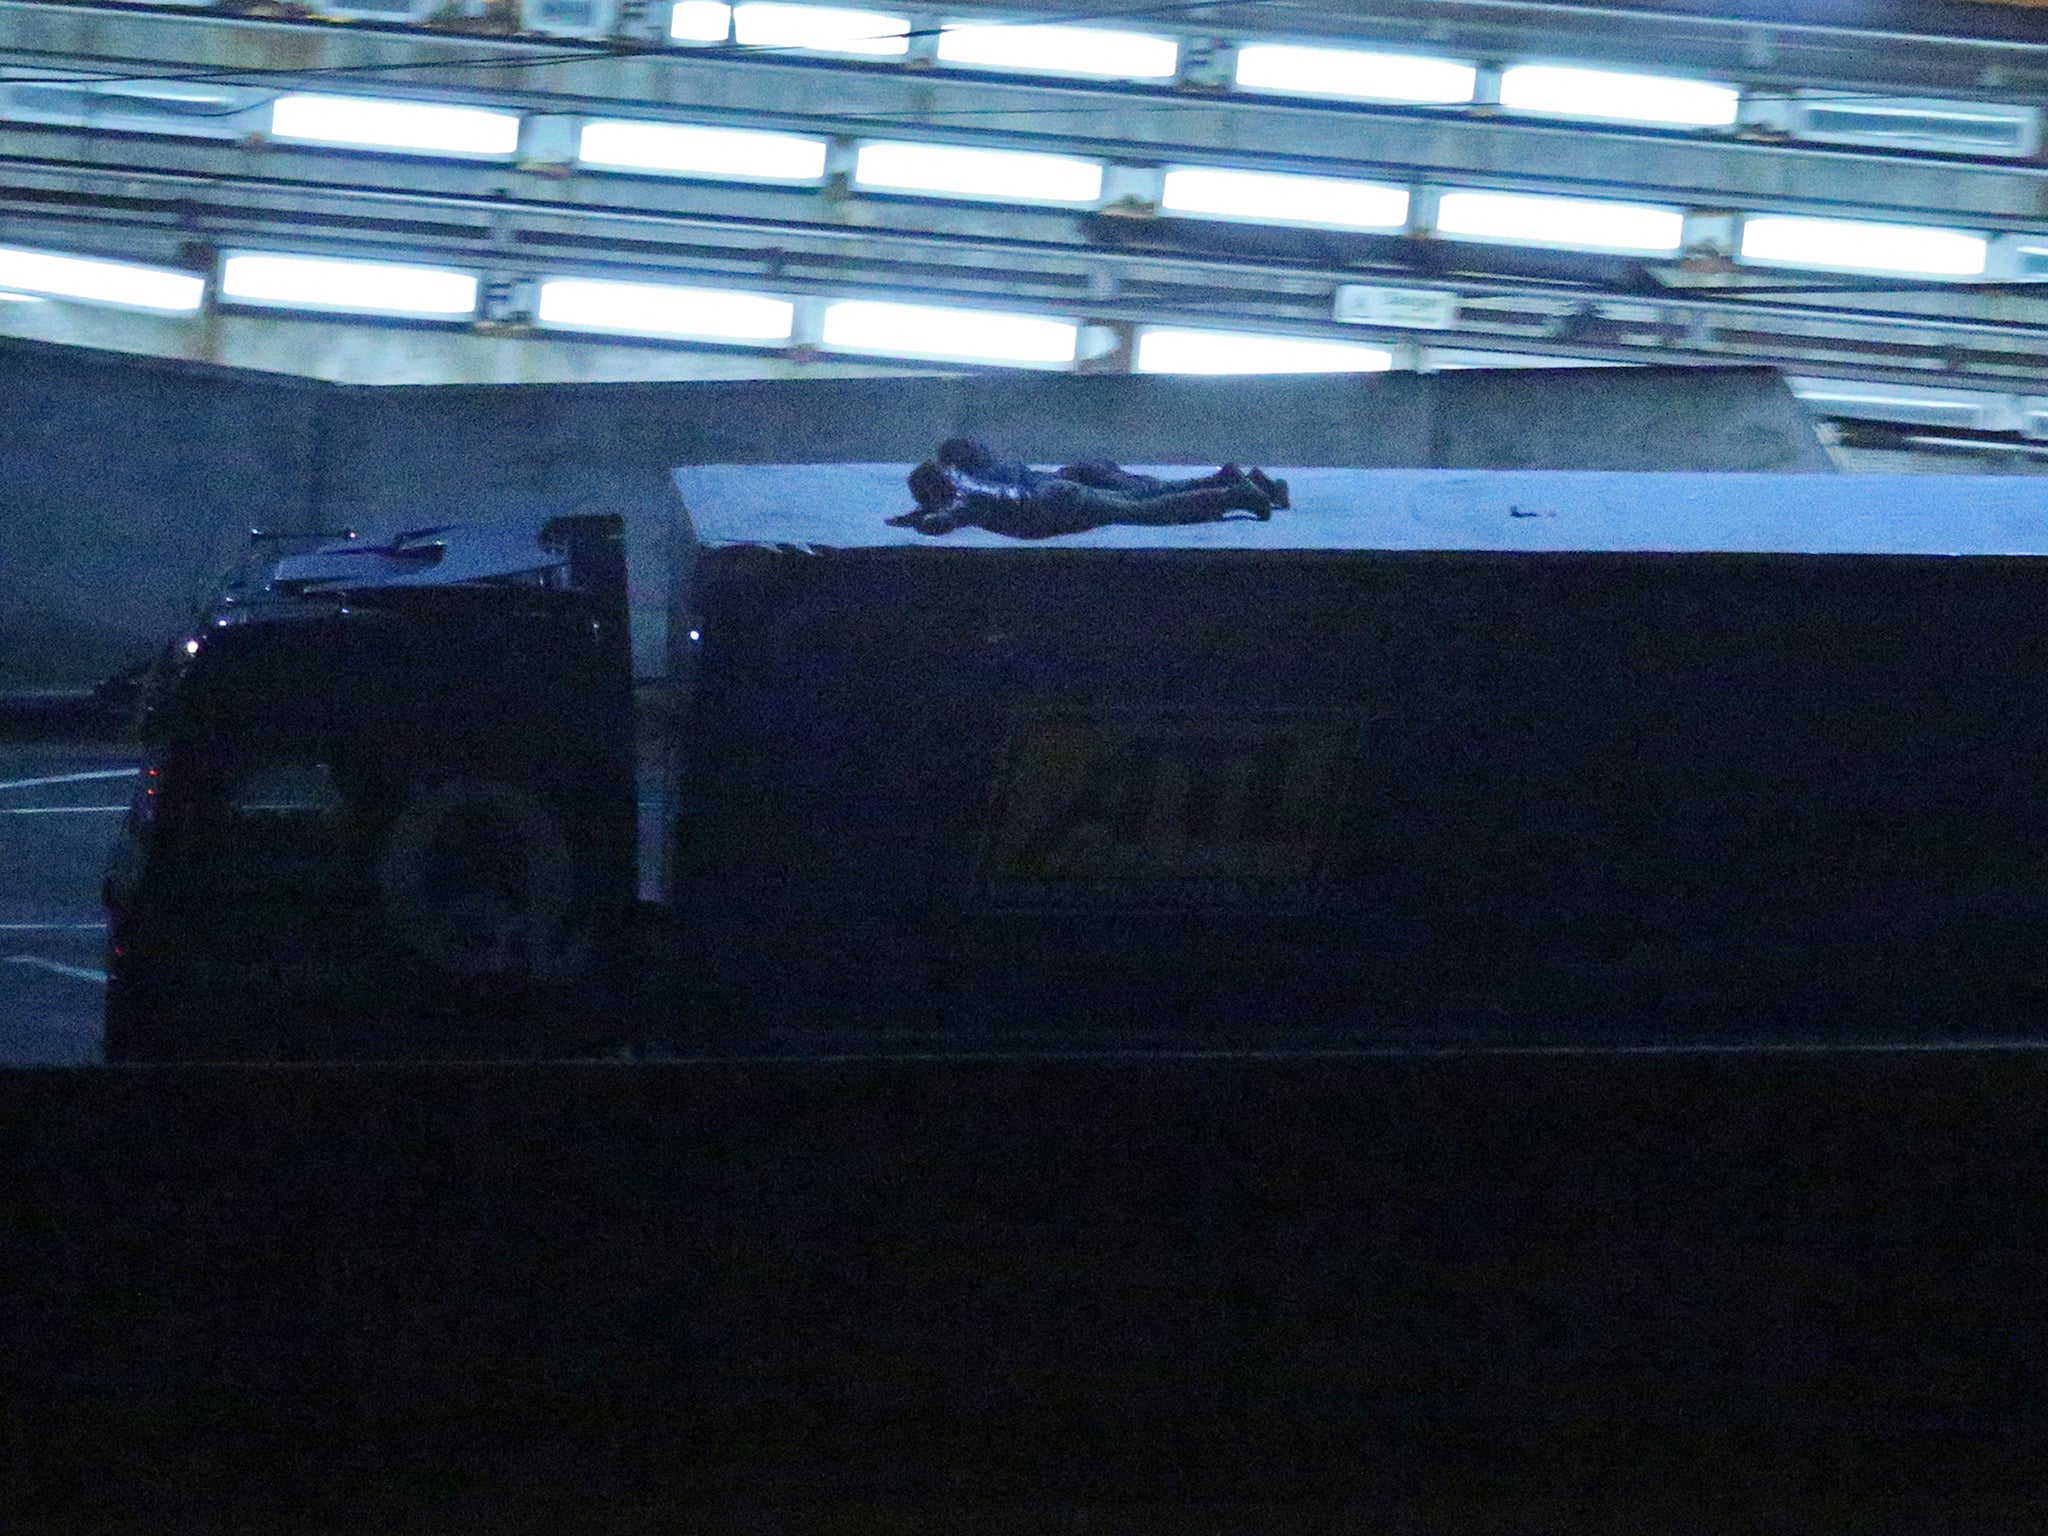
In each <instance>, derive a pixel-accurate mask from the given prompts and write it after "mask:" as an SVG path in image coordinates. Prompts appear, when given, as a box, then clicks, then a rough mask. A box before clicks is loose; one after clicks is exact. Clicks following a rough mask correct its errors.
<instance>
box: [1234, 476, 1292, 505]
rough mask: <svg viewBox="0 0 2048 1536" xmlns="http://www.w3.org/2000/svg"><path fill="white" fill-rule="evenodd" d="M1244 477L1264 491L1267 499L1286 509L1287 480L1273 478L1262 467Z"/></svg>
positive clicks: (1287, 503)
mask: <svg viewBox="0 0 2048 1536" xmlns="http://www.w3.org/2000/svg"><path fill="white" fill-rule="evenodd" d="M1245 478H1246V479H1248V480H1250V481H1251V483H1252V484H1253V485H1256V486H1257V487H1258V488H1259V489H1260V490H1262V491H1264V492H1265V493H1266V500H1267V501H1269V502H1271V503H1272V504H1273V505H1274V506H1276V507H1278V508H1279V509H1280V510H1281V511H1283V512H1284V511H1286V510H1287V508H1288V506H1289V505H1290V503H1289V502H1288V500H1287V482H1286V481H1285V480H1275V479H1274V478H1273V477H1272V476H1271V475H1269V474H1267V473H1266V472H1265V471H1264V470H1263V469H1254V470H1252V471H1251V472H1250V473H1249V474H1248V475H1247V476H1246V477H1245Z"/></svg>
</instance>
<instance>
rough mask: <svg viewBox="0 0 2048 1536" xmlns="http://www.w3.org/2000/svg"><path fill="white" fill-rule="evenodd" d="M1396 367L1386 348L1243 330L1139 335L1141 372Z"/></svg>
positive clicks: (1339, 370) (1321, 370)
mask: <svg viewBox="0 0 2048 1536" xmlns="http://www.w3.org/2000/svg"><path fill="white" fill-rule="evenodd" d="M1393 365H1394V354H1393V353H1391V352H1389V351H1387V350H1386V349H1385V348H1384V347H1366V346H1360V345H1359V344H1358V343H1357V342H1355V341H1316V340H1314V339H1313V338H1310V337H1306V336H1258V335H1254V334H1252V333H1250V332H1247V331H1181V330H1173V329H1169V328H1165V327H1161V328H1159V329H1157V330H1154V329H1149V328H1148V329H1146V330H1145V331H1143V332H1141V333H1140V334H1139V336H1138V358H1137V364H1136V367H1137V371H1138V372H1139V373H1379V372H1381V371H1383V370H1385V369H1387V368H1391V367H1392V366H1393Z"/></svg>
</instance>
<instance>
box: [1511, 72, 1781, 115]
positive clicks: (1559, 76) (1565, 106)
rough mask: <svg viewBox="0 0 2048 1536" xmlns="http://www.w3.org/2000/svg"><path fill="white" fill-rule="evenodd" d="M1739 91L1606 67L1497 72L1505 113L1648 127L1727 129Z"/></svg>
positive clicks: (1736, 103)
mask: <svg viewBox="0 0 2048 1536" xmlns="http://www.w3.org/2000/svg"><path fill="white" fill-rule="evenodd" d="M1741 100H1742V93H1741V92H1740V91H1738V90H1736V89H1735V87H1734V86H1732V85H1715V84H1713V83H1712V82H1711V81H1707V80H1682V79H1679V78H1677V77H1675V76H1671V75H1627V74H1619V73H1617V72H1615V71H1613V70H1608V69H1570V68H1566V67H1564V66H1562V65H1556V64H1517V65H1515V66H1514V67H1513V68H1512V69H1506V70H1503V71H1501V77H1500V104H1501V105H1502V106H1503V107H1506V108H1507V109H1508V110H1509V111H1510V112H1542V113H1548V114H1551V115H1553V116H1557V117H1589V118H1600V119H1605V120H1607V121H1610V122H1617V123H1653V124H1659V125H1665V126H1669V127H1673V128H1726V127H1728V126H1729V125H1730V124H1732V123H1733V122H1734V121H1735V109H1736V107H1737V106H1738V105H1740V103H1741Z"/></svg>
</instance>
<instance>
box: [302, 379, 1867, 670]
mask: <svg viewBox="0 0 2048 1536" xmlns="http://www.w3.org/2000/svg"><path fill="white" fill-rule="evenodd" d="M349 400H350V408H349V409H348V410H347V411H346V412H344V413H342V416H341V418H340V419H341V420H342V421H344V422H345V426H342V427H339V428H338V429H337V432H336V435H335V436H334V437H333V439H332V440H331V443H332V447H331V458H330V468H329V472H328V486H327V496H328V506H329V508H330V515H333V516H346V517H348V518H354V519H358V520H360V521H362V522H364V523H365V524H368V525H383V524H387V523H391V522H394V521H399V522H403V521H420V522H425V521H434V520H438V519H442V518H455V517H472V516H482V515H486V514H491V513H505V512H513V511H518V512H528V511H547V512H558V511H577V510H589V511H606V512H617V513H620V514H621V515H623V516H624V517H625V518H626V519H627V521H628V528H629V538H630V540H631V543H632V546H633V547H634V549H635V550H636V551H637V552H638V553H639V555H640V557H641V558H640V559H639V560H638V561H637V562H636V565H635V569H634V571H633V585H634V593H633V600H634V608H635V612H636V616H638V617H636V624H635V629H636V644H637V645H638V646H639V648H640V651H641V654H640V656H639V657H638V658H637V662H636V665H637V666H638V667H639V668H640V670H641V671H642V672H643V673H646V672H649V671H651V670H654V669H655V668H657V667H658V666H659V664H660V656H661V653H662V640H661V636H660V634H659V632H658V630H659V626H658V623H657V624H647V623H642V622H639V620H640V619H642V618H649V617H651V616H653V615H655V614H657V613H658V612H659V611H660V607H661V604H662V601H663V596H664V593H663V588H664V586H665V580H664V578H663V576H662V574H661V570H660V565H661V561H660V553H661V550H662V549H663V547H664V542H665V539H666V536H667V534H668V531H669V528H670V525H671V523H672V520H673V514H674V505H675V502H674V493H673V491H672V489H671V486H670V483H669V479H668V472H669V470H670V469H672V468H673V467H674V466H676V465H678V464H719V463H742V464H744V463H830V462H834V461H842V460H877V459H879V460H892V459H899V460H904V461H915V460H917V459H920V458H923V457H925V456H926V455H927V454H929V453H930V452H931V450H932V449H933V448H934V447H936V446H937V445H938V444H939V443H940V442H942V441H943V440H944V439H946V438H948V437H956V436H966V437H978V438H981V439H983V440H985V441H987V442H990V443H992V444H995V445H997V446H999V447H1001V448H1004V449H1006V450H1008V451H1009V452H1011V453H1013V454H1016V455H1017V456H1019V457H1022V458H1025V459H1029V460H1034V461H1050V462H1055V463H1057V462H1059V461H1061V460H1071V459H1077V458H1087V457H1104V458H1113V459H1119V460H1122V461H1124V462H1127V463H1147V462H1151V463H1188V464H1214V463H1216V462H1218V461H1220V460H1225V459H1232V460H1236V461H1238V462H1241V463H1248V464H1278V465H1285V464H1329V465H1351V466H1370V467H1410V468H1421V467H1444V468H1465V469H1502V468H1545V469H1620V470H1627V469H1646V470H1647V469H1700V470H1714V469H1718V470H1795V471H1800V470H1803V471H1828V470H1831V469H1832V467H1833V466H1832V464H1831V462H1830V461H1829V459H1828V457H1827V454H1826V450H1825V449H1823V448H1822V447H1821V445H1820V442H1819V440H1818V439H1817V438H1816V437H1815V435H1814V432H1813V428H1812V426H1811V423H1810V422H1809V420H1808V418H1807V416H1806V413H1805V410H1804V408H1803V407H1802V406H1801V405H1800V404H1799V403H1798V402H1797V401H1796V400H1794V399H1793V398H1792V396H1791V394H1790V392H1789V391H1788V390H1787V389H1786V388H1785V386H1784V384H1783V383H1782V382H1781V381H1780V380H1779V378H1778V377H1777V375H1776V374H1775V373H1772V372H1771V371H1770V370H1768V369H1749V368H1743V369H1713V370H1703V369H1690V368H1631V369H1614V370H1604V369H1603V370H1593V369H1558V370H1546V371H1542V372H1533V371H1528V370H1517V371H1515V372H1513V373H1507V372H1489V373H1481V372H1478V371H1472V372H1461V373H1444V374H1413V373H1390V374H1377V375H1359V374H1352V375H1331V376H1324V377H1296V378H1277V379H1242V378H1235V379H1233V378H1161V377H1132V376H1108V377H1075V376H1070V375H1043V374H1036V375H1034V374H1014V373H1013V374H985V375H978V376H961V377H950V378H949V377H921V378H917V377H913V378H898V379H807V380H799V381H785V380H748V381H738V382H724V381H719V382H709V383H691V384H656V385H642V384H595V385H536V386H510V387H489V386H485V387H462V386H456V387H450V386H435V387H422V388H396V389H392V388H385V389H358V390H352V391H350V392H349ZM907 504H908V503H907V501H906V505H907Z"/></svg>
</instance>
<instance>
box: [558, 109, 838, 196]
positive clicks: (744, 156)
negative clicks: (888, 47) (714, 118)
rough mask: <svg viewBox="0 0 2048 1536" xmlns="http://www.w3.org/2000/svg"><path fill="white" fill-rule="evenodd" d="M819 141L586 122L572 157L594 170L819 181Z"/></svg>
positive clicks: (822, 143)
mask: <svg viewBox="0 0 2048 1536" xmlns="http://www.w3.org/2000/svg"><path fill="white" fill-rule="evenodd" d="M825 151H826V144H825V141H824V140H823V139H807V138H802V137H800V136H798V135H796V134H789V133H759V132H755V131H753V130H751V129H745V128H699V127H694V126H691V125H689V124H683V123H644V122H614V121H608V120H607V121H599V122H593V123H585V124H584V125H583V132H582V135H581V137H580V138H579V140H578V145H577V160H578V161H579V162H580V163H581V164H583V165H586V166H589V167H591V168H592V169H594V170H603V171H637V172H642V173H646V174H652V175H667V176H704V177H711V178H714V179H718V180H730V181H786V182H818V181H823V180H824V178H825Z"/></svg>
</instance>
